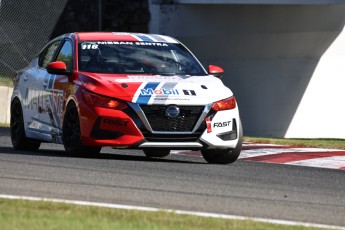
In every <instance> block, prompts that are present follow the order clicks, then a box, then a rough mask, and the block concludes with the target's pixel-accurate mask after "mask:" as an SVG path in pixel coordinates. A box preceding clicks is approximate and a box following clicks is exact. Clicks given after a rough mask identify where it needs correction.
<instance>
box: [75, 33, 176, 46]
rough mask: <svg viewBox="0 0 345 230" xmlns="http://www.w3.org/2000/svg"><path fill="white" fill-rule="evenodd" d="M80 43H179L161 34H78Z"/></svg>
mask: <svg viewBox="0 0 345 230" xmlns="http://www.w3.org/2000/svg"><path fill="white" fill-rule="evenodd" d="M75 34H76V35H77V36H78V38H79V41H125V42H164V43H179V42H178V41H177V40H176V39H175V38H172V37H170V36H166V35H159V34H144V33H125V32H77V33H75Z"/></svg>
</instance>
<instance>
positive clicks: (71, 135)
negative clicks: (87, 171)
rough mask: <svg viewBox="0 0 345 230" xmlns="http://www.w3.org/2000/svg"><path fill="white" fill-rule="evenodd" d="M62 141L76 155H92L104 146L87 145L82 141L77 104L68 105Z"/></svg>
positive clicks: (67, 149)
mask: <svg viewBox="0 0 345 230" xmlns="http://www.w3.org/2000/svg"><path fill="white" fill-rule="evenodd" d="M62 142H63V145H64V148H65V151H66V152H67V153H68V154H71V155H75V156H85V157H87V156H92V155H96V154H98V153H99V152H100V151H101V149H102V147H94V146H85V145H83V144H82V141H81V132H80V122H79V114H78V109H77V107H76V105H75V104H74V103H73V102H70V103H69V104H68V105H67V108H66V112H65V117H64V121H63V127H62Z"/></svg>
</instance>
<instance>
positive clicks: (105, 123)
mask: <svg viewBox="0 0 345 230" xmlns="http://www.w3.org/2000/svg"><path fill="white" fill-rule="evenodd" d="M128 122H129V121H128V120H124V119H121V118H113V117H103V118H102V120H101V124H100V125H99V128H100V129H104V130H109V131H113V130H122V129H125V128H126V127H127V125H128Z"/></svg>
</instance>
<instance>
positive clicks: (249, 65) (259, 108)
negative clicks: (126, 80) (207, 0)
mask: <svg viewBox="0 0 345 230" xmlns="http://www.w3.org/2000/svg"><path fill="white" fill-rule="evenodd" d="M153 16H154V17H155V18H157V21H155V22H153V23H152V24H151V32H159V33H163V34H170V35H173V36H175V37H177V38H178V39H180V40H181V41H182V42H183V43H185V44H186V45H187V46H188V47H190V48H191V49H192V51H193V52H194V53H195V54H196V55H197V56H198V57H199V58H200V59H201V61H202V63H203V64H204V65H206V66H207V65H208V64H217V65H220V66H222V67H224V69H225V76H224V79H223V80H224V82H225V83H226V84H227V85H228V86H229V87H230V88H231V89H232V90H233V91H234V93H235V95H236V96H237V100H238V103H239V107H240V113H241V117H242V121H243V124H244V132H245V135H251V136H275V137H284V136H285V134H286V132H287V130H288V128H289V125H290V123H291V121H292V119H293V117H294V115H295V112H296V110H297V108H298V106H299V103H300V101H301V99H302V97H303V95H304V93H305V90H306V88H307V85H308V83H309V81H310V79H311V77H312V76H313V73H314V70H315V68H316V66H317V65H318V62H319V60H320V58H321V57H322V55H323V54H324V52H325V51H326V50H327V49H328V47H329V46H330V45H331V44H332V43H333V41H334V40H335V39H336V38H337V36H338V35H339V34H340V33H341V31H342V30H343V27H344V23H345V5H291V6H289V5H229V4H227V5H225V4H224V5H221V4H215V5H211V4H209V5H206V4H194V5H189V4H186V5H184V4H167V5H159V6H158V5H156V6H154V8H153Z"/></svg>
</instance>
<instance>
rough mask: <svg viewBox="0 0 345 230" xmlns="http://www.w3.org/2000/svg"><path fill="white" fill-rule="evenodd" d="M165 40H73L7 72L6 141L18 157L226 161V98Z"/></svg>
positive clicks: (229, 128)
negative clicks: (46, 149) (125, 155)
mask: <svg viewBox="0 0 345 230" xmlns="http://www.w3.org/2000/svg"><path fill="white" fill-rule="evenodd" d="M223 72H224V71H223V69H222V68H221V67H218V66H214V65H210V66H209V67H208V71H206V70H205V68H204V67H203V66H202V65H201V64H200V62H199V61H198V60H197V59H196V57H195V56H194V55H193V54H192V53H191V52H190V51H189V50H188V48H187V47H186V46H184V45H183V44H182V43H180V42H179V41H178V40H176V39H175V38H172V37H170V36H165V35H157V34H142V33H116V32H76V33H69V34H65V35H62V36H59V37H57V38H55V39H53V40H52V41H50V42H49V43H48V44H47V45H46V46H45V47H44V48H43V49H42V51H41V52H40V53H39V54H38V55H37V57H36V58H35V59H33V60H32V61H31V63H30V64H29V66H28V67H26V68H24V69H22V70H20V71H18V72H17V74H16V77H15V81H14V85H15V86H14V91H13V95H12V98H11V121H10V127H11V140H12V144H13V147H14V148H15V149H19V150H30V151H35V150H38V148H39V147H40V144H41V143H42V142H51V143H58V144H63V145H64V148H65V151H66V152H67V153H70V154H74V155H80V156H83V155H90V154H92V155H93V154H98V153H99V152H100V151H101V148H102V147H104V146H110V147H113V148H121V149H123V148H126V149H142V150H143V152H144V154H145V155H146V156H147V157H165V156H168V155H169V154H170V151H171V150H200V151H201V153H202V155H203V157H204V159H205V160H206V161H207V162H209V163H215V164H227V163H232V162H234V161H236V159H237V158H238V157H239V154H240V152H241V148H242V135H243V134H242V125H241V121H240V116H239V110H238V105H237V102H236V99H235V97H234V95H233V93H232V91H231V90H230V89H229V88H228V87H226V86H225V85H224V84H223V83H222V81H221V79H220V77H221V76H222V75H223Z"/></svg>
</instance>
